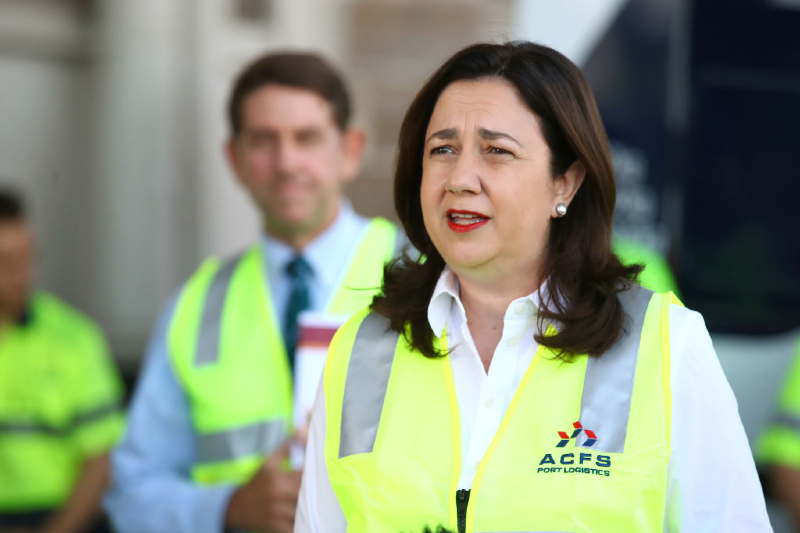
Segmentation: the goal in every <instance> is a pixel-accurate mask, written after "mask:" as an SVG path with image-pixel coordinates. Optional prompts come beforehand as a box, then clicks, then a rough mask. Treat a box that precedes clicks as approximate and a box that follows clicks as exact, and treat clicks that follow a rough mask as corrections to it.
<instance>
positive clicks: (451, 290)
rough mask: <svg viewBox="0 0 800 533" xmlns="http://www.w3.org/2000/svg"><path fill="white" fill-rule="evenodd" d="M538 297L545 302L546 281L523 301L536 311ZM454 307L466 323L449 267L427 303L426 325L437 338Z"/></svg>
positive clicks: (455, 280) (456, 278) (457, 289)
mask: <svg viewBox="0 0 800 533" xmlns="http://www.w3.org/2000/svg"><path fill="white" fill-rule="evenodd" d="M540 295H541V296H542V297H544V298H545V300H546V297H547V280H545V282H544V283H542V286H541V287H540V288H539V289H537V290H535V291H533V292H532V293H530V294H529V295H527V296H525V297H524V299H527V300H529V301H530V302H531V303H532V304H533V309H534V310H538V309H539V304H540V301H541V300H540ZM454 305H455V306H456V309H457V310H458V312H459V313H460V314H461V316H462V318H463V319H464V321H466V312H465V311H464V304H462V303H461V287H460V286H459V284H458V277H457V276H456V274H455V272H453V271H452V270H450V267H449V266H445V267H444V270H442V273H441V275H440V276H439V281H437V282H436V287H435V288H434V289H433V295H432V296H431V300H430V302H429V303H428V324H430V326H431V329H432V330H433V334H434V335H436V336H437V337H440V338H441V336H442V333H443V332H444V328H445V326H446V325H447V322H448V319H449V318H450V313H451V312H452V311H453V306H454Z"/></svg>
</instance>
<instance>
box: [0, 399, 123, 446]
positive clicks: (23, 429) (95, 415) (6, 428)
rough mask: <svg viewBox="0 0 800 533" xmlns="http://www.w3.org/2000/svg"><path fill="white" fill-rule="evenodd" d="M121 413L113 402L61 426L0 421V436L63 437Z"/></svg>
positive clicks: (79, 415)
mask: <svg viewBox="0 0 800 533" xmlns="http://www.w3.org/2000/svg"><path fill="white" fill-rule="evenodd" d="M121 412H122V403H121V402H119V401H116V400H115V401H113V402H110V403H107V404H105V405H101V406H99V407H96V408H94V409H91V410H89V411H84V412H83V413H79V414H77V415H75V417H73V419H72V420H70V421H69V423H67V424H65V425H63V426H53V425H49V424H45V423H42V422H2V421H0V434H3V433H28V434H31V433H36V434H39V435H48V436H54V437H64V436H67V435H69V434H70V433H71V432H73V431H75V430H76V429H78V428H80V427H81V426H83V425H86V424H91V423H92V422H95V421H97V420H101V419H103V418H105V417H107V416H110V415H114V414H117V413H121Z"/></svg>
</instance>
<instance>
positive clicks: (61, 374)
mask: <svg viewBox="0 0 800 533" xmlns="http://www.w3.org/2000/svg"><path fill="white" fill-rule="evenodd" d="M33 241H34V240H33V235H32V232H31V228H30V226H29V224H28V222H27V220H26V218H25V212H24V208H23V205H22V201H21V200H20V199H19V197H17V196H16V195H15V194H14V193H12V192H8V191H0V532H4V533H5V532H8V531H38V532H47V533H78V532H81V531H103V529H102V525H95V524H93V523H94V522H95V521H96V520H97V518H98V515H99V511H100V499H101V497H102V494H103V491H104V490H105V487H106V484H107V480H108V451H109V449H110V448H111V447H112V446H113V445H114V444H115V442H116V440H117V438H118V437H119V435H120V433H121V432H122V424H123V415H122V410H121V400H122V387H121V383H120V381H119V378H118V375H117V372H116V368H115V367H114V364H113V362H112V361H111V358H110V357H109V353H108V348H107V346H106V342H105V339H104V337H103V334H102V332H101V331H100V330H99V329H98V327H97V326H96V325H95V324H94V322H92V321H91V320H90V319H89V318H87V317H86V316H84V315H82V314H81V313H79V312H78V311H76V310H75V309H73V308H71V307H70V306H68V305H67V304H65V303H64V302H62V301H61V300H59V299H57V298H56V297H55V296H53V295H50V294H47V293H45V292H43V291H38V290H33V289H32V286H33V277H34V243H33Z"/></svg>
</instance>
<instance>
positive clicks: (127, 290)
mask: <svg viewBox="0 0 800 533" xmlns="http://www.w3.org/2000/svg"><path fill="white" fill-rule="evenodd" d="M517 38H524V39H529V40H533V41H537V42H541V43H543V44H547V45H549V46H552V47H554V48H556V49H558V50H560V51H561V52H563V53H564V54H565V55H567V56H568V57H570V58H571V59H572V60H573V61H575V62H576V63H577V64H578V65H579V66H581V68H582V69H583V71H584V72H585V74H586V76H587V78H588V80H589V82H590V84H591V85H592V88H593V89H594V91H595V95H596V97H597V100H598V104H599V107H600V110H601V113H602V115H603V120H604V122H605V125H606V128H607V130H608V133H609V137H610V139H611V142H612V147H613V156H614V165H615V170H616V174H617V180H618V187H619V193H618V198H617V213H616V217H615V231H616V232H617V234H619V235H624V236H627V237H630V238H632V239H634V240H637V241H640V242H642V243H645V244H648V245H649V246H651V247H653V248H655V249H657V250H659V251H661V252H662V253H663V254H665V255H666V256H667V257H668V258H669V260H670V263H671V265H672V267H673V269H674V271H675V273H676V275H677V278H678V282H679V286H680V290H681V297H682V299H683V301H684V302H685V303H686V305H687V306H688V307H691V308H693V309H696V310H698V311H700V312H702V313H703V315H704V317H705V319H706V323H707V325H708V327H709V329H710V330H711V332H712V336H713V338H714V343H715V347H716V348H717V351H718V353H719V356H720V360H721V362H722V364H723V367H724V368H725V371H726V373H727V375H728V378H729V380H730V382H731V384H732V386H733V387H734V390H735V392H736V394H737V397H738V399H739V404H740V412H741V415H742V418H743V421H744V423H745V427H746V430H747V432H748V436H749V438H750V439H751V442H754V439H755V438H756V437H757V435H758V434H759V432H760V431H761V430H762V428H763V427H764V425H765V424H766V423H767V422H768V421H769V419H770V416H771V413H772V408H773V399H774V393H775V390H776V389H777V388H778V386H779V383H780V381H781V377H782V374H783V373H784V371H785V369H786V367H787V365H788V363H789V360H790V357H791V354H792V345H793V343H794V342H795V339H797V338H798V336H799V335H800V330H799V329H798V328H799V327H800V223H799V222H798V212H800V209H798V205H797V204H798V200H800V129H799V128H800V0H591V1H589V0H558V1H553V0H482V1H479V0H436V1H430V0H429V1H424V0H0V183H2V184H4V185H12V186H14V187H16V188H17V189H19V190H21V191H22V192H23V193H24V194H25V196H26V197H27V200H28V204H29V206H30V211H31V218H32V221H33V224H34V228H35V230H36V233H37V236H38V248H39V264H38V267H39V268H38V274H39V277H38V279H39V284H40V285H41V286H42V287H44V288H46V289H49V290H51V291H53V292H54V293H56V294H57V295H59V296H61V297H63V298H65V299H66V300H67V301H69V302H71V303H73V304H75V305H76V306H77V307H78V308H80V309H82V310H83V311H84V312H86V313H88V314H89V315H91V316H92V317H93V318H95V319H96V320H97V321H98V322H99V323H100V324H101V325H102V326H103V328H104V329H105V331H106V333H107V335H108V338H109V340H110V342H111V345H112V349H113V351H114V355H115V357H116V360H117V362H118V364H119V366H120V368H121V371H122V373H123V375H124V377H125V379H126V382H127V384H128V386H129V387H130V386H132V385H133V383H134V382H135V379H136V374H137V371H138V368H139V364H140V360H141V354H142V352H143V349H144V345H145V343H146V341H147V337H148V334H149V330H150V328H151V325H152V323H153V321H154V320H155V317H156V315H157V313H158V310H159V309H160V308H161V306H162V305H163V304H164V303H165V302H166V300H167V299H168V298H169V296H170V294H172V293H173V292H174V291H175V290H177V288H178V287H179V285H180V283H181V282H182V281H183V280H184V279H185V278H186V277H187V276H188V275H189V274H190V273H191V272H192V270H193V269H194V268H195V267H196V265H197V264H198V263H199V262H200V260H201V259H202V258H204V257H206V256H208V255H210V254H227V253H230V252H232V251H234V250H237V249H240V248H242V247H243V246H244V245H245V244H246V243H248V242H250V241H252V239H253V238H254V237H255V236H256V235H257V233H258V225H257V216H256V213H255V211H254V209H253V208H252V206H251V204H250V202H249V201H248V200H247V198H246V197H245V195H244V194H243V193H242V192H241V191H240V190H239V189H238V188H237V187H236V186H235V185H234V182H233V178H232V176H231V174H230V173H229V172H228V169H227V168H226V165H225V162H224V160H223V157H222V144H223V142H224V140H225V136H226V133H227V132H226V125H225V122H224V105H225V100H226V97H227V91H228V89H229V86H230V83H231V80H232V78H233V76H234V75H235V74H236V73H237V72H238V70H239V69H240V68H241V67H242V66H243V65H244V64H245V63H246V62H247V61H248V60H249V59H251V58H252V57H254V56H255V55H257V54H259V53H261V52H263V51H265V50H268V49H285V48H292V49H312V50H316V51H319V52H321V53H323V54H324V55H325V56H327V57H329V58H330V59H332V60H333V62H334V63H335V64H336V65H338V67H339V68H340V69H341V70H342V71H343V72H344V74H345V77H346V78H347V79H348V80H349V82H350V84H351V90H352V93H353V98H354V103H355V109H356V123H357V124H358V125H360V126H362V127H363V128H364V129H365V130H366V132H367V135H368V152H367V159H366V164H365V166H364V169H363V172H362V175H361V177H360V178H359V180H358V181H357V182H356V183H355V184H354V185H353V186H351V187H350V189H349V191H348V192H349V196H350V198H351V199H352V201H353V203H354V205H355V208H356V210H357V211H359V212H361V213H362V214H365V215H384V216H387V217H389V218H392V219H396V217H395V216H394V212H393V207H392V206H393V203H392V199H391V178H392V171H393V169H392V167H393V162H394V153H395V143H396V139H397V133H398V129H399V124H400V121H401V120H402V117H403V113H404V111H405V109H406V107H407V105H408V103H409V102H410V100H411V98H412V97H413V95H414V93H415V92H416V91H417V90H418V89H419V88H420V86H421V85H422V82H423V81H424V80H425V78H426V77H427V76H428V74H430V73H431V72H432V71H433V69H434V68H436V67H437V66H438V65H439V64H441V63H442V61H443V60H444V59H445V58H446V57H447V56H449V55H450V54H452V53H453V52H455V51H456V50H458V49H459V48H461V47H463V46H464V45H466V44H468V43H471V42H474V41H478V40H488V41H503V40H508V39H517ZM774 520H775V526H776V531H781V530H782V529H781V527H782V526H781V523H782V522H781V521H782V517H781V516H780V515H779V512H778V511H775V514H774Z"/></svg>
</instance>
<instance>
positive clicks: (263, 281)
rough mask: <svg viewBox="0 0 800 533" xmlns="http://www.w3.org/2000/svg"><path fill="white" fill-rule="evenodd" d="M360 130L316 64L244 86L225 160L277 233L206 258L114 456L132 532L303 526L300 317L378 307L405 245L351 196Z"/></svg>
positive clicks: (299, 57) (159, 335)
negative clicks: (295, 412) (296, 417)
mask: <svg viewBox="0 0 800 533" xmlns="http://www.w3.org/2000/svg"><path fill="white" fill-rule="evenodd" d="M349 119H350V101H349V97H348V94H347V91H346V89H345V85H344V83H343V80H342V79H341V77H340V76H339V75H338V73H336V72H335V71H334V70H333V69H332V68H331V67H330V65H328V64H327V63H326V62H325V61H324V60H322V59H321V58H320V57H318V56H316V55H313V54H301V53H280V54H269V55H265V56H263V57H261V58H258V59H257V60H255V61H254V62H253V63H251V64H250V65H249V66H248V67H247V68H245V70H244V71H243V72H242V73H241V74H240V75H239V77H238V78H237V79H236V81H235V83H234V86H233V90H232V92H231V95H230V99H229V106H228V121H229V126H230V137H229V140H228V142H227V144H226V146H225V154H226V156H227V160H228V163H229V164H230V167H231V169H232V171H233V174H235V176H236V178H237V180H238V182H239V184H240V185H241V186H242V187H244V189H245V190H246V191H247V193H248V194H249V196H250V198H251V199H252V201H253V202H254V203H255V205H256V206H257V207H258V209H259V211H260V214H261V218H262V223H263V236H262V238H261V239H260V240H259V242H256V243H254V244H253V245H252V246H251V247H250V248H249V249H247V250H246V251H244V252H243V253H242V254H240V255H237V256H235V257H231V258H228V259H226V260H223V261H219V260H216V259H210V260H208V261H206V262H205V263H204V264H203V265H202V266H201V267H200V268H199V269H198V270H197V271H196V272H195V274H194V275H193V276H192V277H191V278H190V279H189V280H188V281H187V282H186V283H185V284H184V286H183V288H182V289H181V290H180V292H179V294H178V295H177V297H176V298H175V299H173V301H171V302H170V303H169V305H168V306H167V308H166V309H165V311H164V313H163V315H162V317H161V319H160V320H159V322H158V325H157V326H156V329H155V333H154V335H153V337H152V339H151V343H150V346H149V349H148V353H147V355H146V363H145V368H144V371H143V373H142V376H141V378H140V382H139V385H138V387H137V390H136V392H135V394H134V398H133V403H132V406H131V412H130V423H129V429H128V433H127V436H126V437H125V439H124V442H123V444H122V445H121V447H120V448H119V449H118V450H117V451H116V452H115V454H114V456H113V473H114V475H113V482H114V485H113V487H112V490H111V491H110V493H109V495H108V497H107V499H106V508H107V510H108V511H109V514H110V515H111V517H112V520H113V523H114V526H115V527H116V528H117V529H118V530H119V531H120V533H134V532H135V533H157V532H163V533H184V532H185V533H189V532H191V533H221V532H222V531H226V530H230V529H237V530H248V531H279V532H290V531H292V528H293V523H294V515H295V507H296V504H297V495H298V491H299V487H300V473H299V472H292V471H288V469H287V468H286V467H285V463H286V458H287V450H288V446H287V440H288V439H289V438H290V437H291V436H292V434H293V430H292V428H291V420H292V412H291V410H292V375H293V368H294V350H295V347H296V344H297V324H298V315H299V313H300V312H302V311H303V310H312V311H323V312H326V313H328V314H331V315H345V314H352V313H354V312H356V311H358V310H359V309H361V308H363V307H365V306H366V305H368V304H369V303H370V301H371V299H372V295H373V294H374V292H375V290H377V289H378V288H379V287H380V286H381V279H382V275H383V267H384V264H385V262H387V261H389V260H390V259H391V258H392V257H393V256H394V255H395V254H396V250H395V248H396V246H397V245H398V244H400V242H401V239H399V238H398V231H397V228H396V227H395V226H394V225H392V224H391V223H389V222H388V221H386V220H384V219H380V218H377V219H366V218H364V217H361V216H359V215H357V214H356V213H355V212H354V211H353V210H352V207H351V206H350V204H349V203H348V202H347V200H346V199H345V198H344V196H343V194H342V186H343V185H344V184H345V183H347V182H349V181H352V180H353V179H354V178H355V177H356V175H357V173H358V171H359V167H360V163H361V157H362V153H363V146H364V136H363V134H362V133H361V132H360V131H359V130H356V129H354V128H352V127H351V126H350V124H349Z"/></svg>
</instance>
